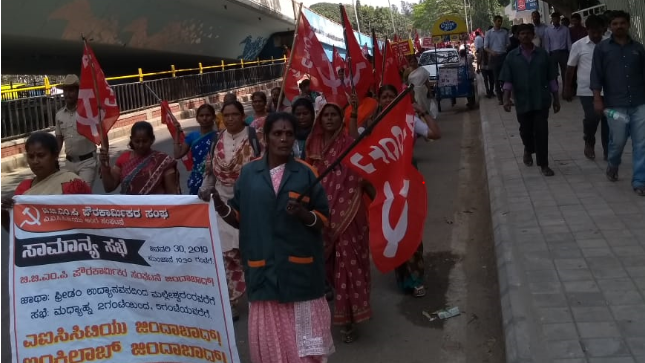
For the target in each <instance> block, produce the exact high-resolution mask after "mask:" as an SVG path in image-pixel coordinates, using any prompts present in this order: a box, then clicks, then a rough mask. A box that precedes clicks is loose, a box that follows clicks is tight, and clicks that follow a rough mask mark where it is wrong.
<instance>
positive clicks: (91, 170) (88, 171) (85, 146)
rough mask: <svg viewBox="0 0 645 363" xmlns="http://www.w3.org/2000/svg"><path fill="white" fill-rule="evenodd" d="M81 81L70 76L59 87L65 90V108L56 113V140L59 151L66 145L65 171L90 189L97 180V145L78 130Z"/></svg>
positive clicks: (72, 75) (73, 75) (74, 76)
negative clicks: (83, 182) (76, 177)
mask: <svg viewBox="0 0 645 363" xmlns="http://www.w3.org/2000/svg"><path fill="white" fill-rule="evenodd" d="M79 83H80V81H79V79H78V76H76V75H75V74H69V75H67V76H66V77H65V79H64V80H63V83H62V84H60V85H59V86H58V87H59V88H61V89H62V90H63V98H64V99H65V107H63V108H61V109H60V110H59V111H58V112H57V113H56V131H55V133H56V139H57V140H58V149H59V150H62V147H63V143H64V144H65V158H66V159H67V161H66V162H65V169H66V170H67V171H70V172H72V173H74V174H76V175H78V176H79V177H80V178H81V179H83V180H84V181H85V182H86V183H87V184H88V185H89V186H90V188H91V187H92V185H93V184H94V179H95V178H96V169H97V165H98V163H97V161H96V145H94V143H93V142H91V141H90V140H88V139H87V138H86V137H85V136H82V135H81V134H79V133H78V130H77V129H76V105H77V104H78V87H79Z"/></svg>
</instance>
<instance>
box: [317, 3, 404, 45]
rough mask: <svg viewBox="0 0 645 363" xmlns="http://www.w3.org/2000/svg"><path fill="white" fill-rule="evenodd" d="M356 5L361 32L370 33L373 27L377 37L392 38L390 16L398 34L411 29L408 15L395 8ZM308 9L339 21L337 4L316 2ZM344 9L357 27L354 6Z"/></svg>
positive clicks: (355, 27) (354, 26)
mask: <svg viewBox="0 0 645 363" xmlns="http://www.w3.org/2000/svg"><path fill="white" fill-rule="evenodd" d="M406 4H407V3H406ZM407 6H408V7H409V4H407ZM357 7H358V8H359V11H358V17H359V21H360V22H361V24H360V25H361V26H360V28H361V32H363V33H365V34H370V33H371V29H372V28H373V29H374V30H375V31H376V35H377V36H378V37H379V38H381V39H383V38H384V37H386V36H387V37H388V38H392V36H393V35H394V32H393V30H392V16H393V17H394V25H395V27H396V28H395V29H396V31H397V33H398V34H399V36H402V35H403V34H405V36H407V34H408V32H409V31H410V29H412V20H411V19H410V17H406V16H405V15H404V14H401V13H400V12H398V11H396V10H395V11H390V10H389V9H388V8H384V7H380V8H375V7H373V6H367V5H361V4H360V2H358V1H357ZM392 8H394V9H396V6H394V5H393V6H392ZM310 9H311V10H312V11H314V12H316V13H318V14H320V15H322V16H324V17H326V18H328V19H330V20H332V21H335V22H337V23H341V19H340V9H339V7H338V4H332V3H317V4H313V5H311V7H310ZM345 10H346V11H347V16H348V17H349V22H350V23H351V24H352V28H354V29H357V26H356V25H357V24H356V15H354V7H352V6H345ZM405 10H406V9H405V8H404V11H405ZM409 10H410V14H411V13H412V10H411V7H409Z"/></svg>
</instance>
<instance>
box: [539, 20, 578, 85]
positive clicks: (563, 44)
mask: <svg viewBox="0 0 645 363" xmlns="http://www.w3.org/2000/svg"><path fill="white" fill-rule="evenodd" d="M551 22H552V23H553V24H552V25H551V26H550V27H548V28H547V29H546V32H545V33H544V34H545V35H544V44H543V45H542V46H543V47H544V49H546V50H547V52H549V55H550V56H551V61H552V62H553V63H554V64H555V65H556V66H559V67H560V75H561V76H562V86H563V87H564V86H566V82H565V81H564V78H565V76H564V75H565V73H566V72H567V60H568V59H569V50H570V49H571V33H569V28H568V27H566V26H564V25H561V24H560V13H558V12H557V11H556V12H555V13H553V14H551Z"/></svg>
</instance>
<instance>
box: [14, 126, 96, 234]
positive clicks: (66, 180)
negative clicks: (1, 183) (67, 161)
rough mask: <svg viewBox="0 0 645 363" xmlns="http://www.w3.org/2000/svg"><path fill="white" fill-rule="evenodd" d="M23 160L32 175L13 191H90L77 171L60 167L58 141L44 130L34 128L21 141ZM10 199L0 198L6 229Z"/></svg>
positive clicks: (51, 192) (35, 193)
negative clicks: (38, 130)
mask: <svg viewBox="0 0 645 363" xmlns="http://www.w3.org/2000/svg"><path fill="white" fill-rule="evenodd" d="M25 151H26V155H27V164H29V169H31V172H32V173H34V175H35V176H34V177H33V178H30V179H25V180H23V181H22V182H20V184H18V186H17V187H16V190H15V192H14V195H23V194H24V195H61V194H92V189H90V186H89V185H87V183H86V182H84V181H83V179H81V178H80V177H79V176H78V175H76V174H74V173H71V172H68V171H61V170H60V165H59V164H58V155H59V154H60V150H59V148H58V141H56V137H55V136H54V135H52V134H50V133H48V132H34V133H33V134H31V136H29V138H28V139H27V141H26V142H25ZM12 207H13V199H7V200H4V201H2V227H3V228H5V229H6V230H7V231H8V230H9V219H10V218H9V211H8V209H10V208H12Z"/></svg>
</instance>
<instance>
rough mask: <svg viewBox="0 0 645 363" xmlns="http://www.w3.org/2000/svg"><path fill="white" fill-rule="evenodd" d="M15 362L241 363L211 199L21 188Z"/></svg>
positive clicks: (15, 237)
mask: <svg viewBox="0 0 645 363" xmlns="http://www.w3.org/2000/svg"><path fill="white" fill-rule="evenodd" d="M15 201H16V204H15V207H14V210H13V224H12V228H11V240H10V242H11V243H10V256H11V257H10V264H9V291H10V295H11V296H10V298H11V303H10V305H11V345H12V351H13V354H12V355H13V362H15V363H18V362H20V363H32V362H33V363H39V362H52V363H53V362H74V363H81V362H89V361H92V362H94V361H96V362H101V361H110V362H128V363H136V362H145V363H150V362H182V363H183V362H196V363H197V362H225V363H229V362H232V363H237V362H239V357H238V354H237V347H236V345H235V333H234V331H233V321H232V317H231V310H230V305H229V300H228V289H227V284H226V274H225V272H224V266H223V262H222V252H221V247H220V241H219V236H218V231H217V222H216V219H215V211H214V208H213V206H212V203H204V202H201V201H199V200H198V199H197V197H195V196H170V195H155V196H131V195H128V196H125V195H123V196H122V195H61V196H18V197H16V198H15Z"/></svg>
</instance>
